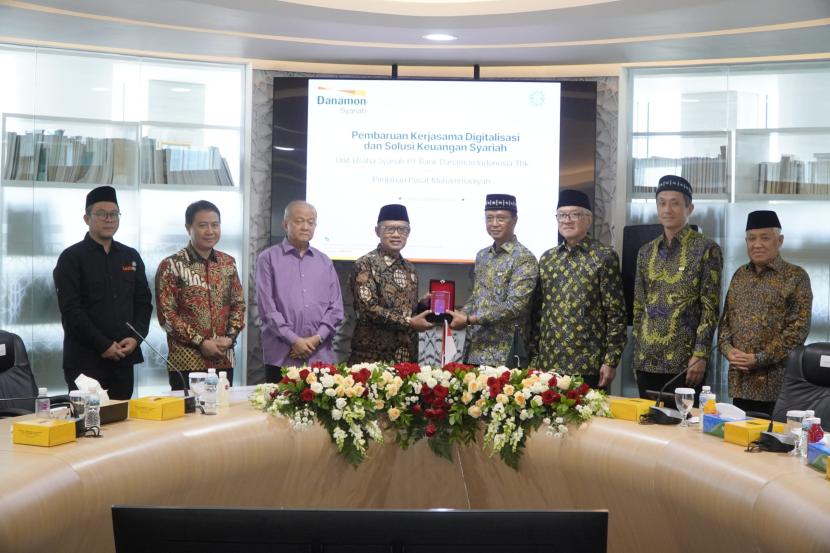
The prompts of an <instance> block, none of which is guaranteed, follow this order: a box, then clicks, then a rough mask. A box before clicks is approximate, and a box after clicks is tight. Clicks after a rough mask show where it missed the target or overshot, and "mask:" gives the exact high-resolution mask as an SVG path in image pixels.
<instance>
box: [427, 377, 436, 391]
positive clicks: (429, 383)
mask: <svg viewBox="0 0 830 553" xmlns="http://www.w3.org/2000/svg"><path fill="white" fill-rule="evenodd" d="M425 384H426V385H427V386H429V387H430V388H435V386H437V385H438V381H437V380H435V379H434V378H432V376H430V377H429V378H427V379H426V382H425Z"/></svg>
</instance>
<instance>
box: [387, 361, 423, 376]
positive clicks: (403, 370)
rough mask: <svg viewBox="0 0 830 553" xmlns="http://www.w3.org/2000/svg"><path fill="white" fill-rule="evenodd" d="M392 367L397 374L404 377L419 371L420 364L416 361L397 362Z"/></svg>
mask: <svg viewBox="0 0 830 553" xmlns="http://www.w3.org/2000/svg"><path fill="white" fill-rule="evenodd" d="M392 368H393V369H395V372H397V373H398V376H400V377H401V378H406V377H408V376H411V375H413V374H418V373H419V372H421V366H420V365H418V363H397V364H396V365H394V366H393V367H392Z"/></svg>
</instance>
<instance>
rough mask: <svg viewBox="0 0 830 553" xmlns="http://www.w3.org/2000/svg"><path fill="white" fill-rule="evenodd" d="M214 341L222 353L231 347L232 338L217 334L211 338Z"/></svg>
mask: <svg viewBox="0 0 830 553" xmlns="http://www.w3.org/2000/svg"><path fill="white" fill-rule="evenodd" d="M213 341H214V342H215V343H216V347H217V348H218V349H219V351H221V352H222V353H223V354H224V353H225V352H226V351H228V350H229V349H231V348H232V347H233V340H231V339H230V338H228V337H227V336H217V337H216V338H214V339H213Z"/></svg>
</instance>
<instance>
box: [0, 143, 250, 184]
mask: <svg viewBox="0 0 830 553" xmlns="http://www.w3.org/2000/svg"><path fill="white" fill-rule="evenodd" d="M4 138H5V141H4V147H3V151H2V154H3V175H2V177H3V180H4V181H15V180H17V181H39V182H62V183H85V184H90V185H99V184H114V185H125V186H126V185H130V184H133V182H134V180H135V176H136V174H137V175H138V177H139V179H140V182H141V183H144V184H184V185H201V186H233V185H234V184H233V178H232V177H231V172H230V169H229V167H228V163H227V160H225V158H223V157H222V155H221V153H220V152H219V148H217V147H215V146H209V147H206V148H188V147H181V146H175V145H163V147H160V146H161V144H160V143H158V142H157V141H156V140H155V139H153V138H146V137H145V138H142V139H141V141H140V142H139V144H136V141H135V140H132V139H129V138H93V137H88V136H67V135H66V134H65V132H64V131H63V130H61V129H56V130H50V131H44V130H36V131H34V132H26V133H24V134H18V133H16V132H11V131H10V132H6V133H5V137H4ZM136 169H138V172H137V173H136Z"/></svg>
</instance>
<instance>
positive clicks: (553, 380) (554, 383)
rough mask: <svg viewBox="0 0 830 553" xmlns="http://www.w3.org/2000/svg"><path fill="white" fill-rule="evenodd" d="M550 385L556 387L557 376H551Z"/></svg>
mask: <svg viewBox="0 0 830 553" xmlns="http://www.w3.org/2000/svg"><path fill="white" fill-rule="evenodd" d="M548 386H550V387H551V388H555V387H556V377H555V376H551V377H550V380H548Z"/></svg>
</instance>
